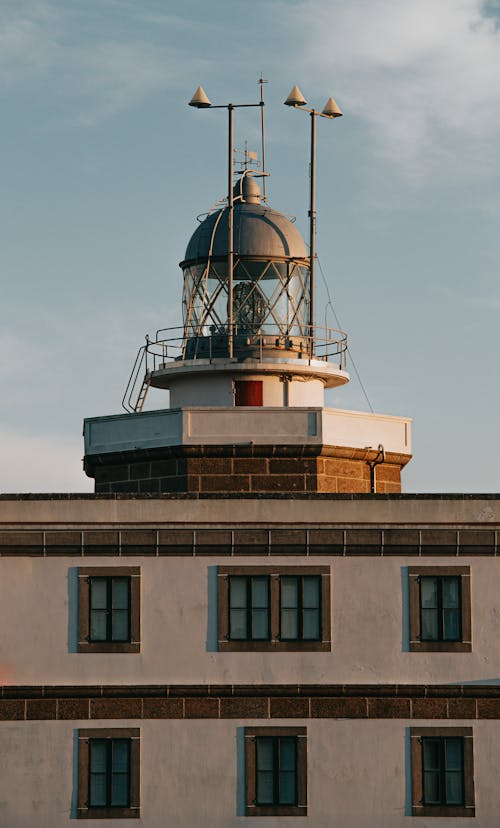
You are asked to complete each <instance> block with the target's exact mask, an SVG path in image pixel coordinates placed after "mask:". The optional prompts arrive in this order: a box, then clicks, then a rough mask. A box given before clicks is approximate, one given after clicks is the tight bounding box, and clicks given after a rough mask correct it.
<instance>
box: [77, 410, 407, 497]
mask: <svg viewBox="0 0 500 828" xmlns="http://www.w3.org/2000/svg"><path fill="white" fill-rule="evenodd" d="M410 429H411V421H410V420H409V419H408V418H403V417H392V416H386V415H380V414H366V413H360V412H352V411H341V410H336V409H325V408H293V409H283V408H278V409H277V408H241V407H240V408H234V407H233V408H182V409H168V410H164V411H152V412H147V413H143V414H132V415H127V414H125V415H117V416H111V417H97V418H91V419H87V420H85V425H84V434H85V471H86V473H87V475H88V476H89V477H93V478H94V479H95V490H96V492H101V493H109V492H192V493H196V492H202V493H209V492H213V493H222V492H256V493H259V492H260V493H265V492H281V493H286V492H288V493H293V492H339V493H345V492H358V493H363V492H366V493H368V492H370V491H371V490H372V488H373V487H374V488H375V491H376V492H377V493H379V494H388V493H398V492H400V491H401V470H402V469H403V467H404V466H405V465H406V463H408V461H409V460H410V459H411V442H410ZM380 446H382V447H383V454H382V452H381V451H380V450H379V447H380ZM375 461H377V465H376V468H375V470H373V464H374V462H375ZM381 461H382V462H381Z"/></svg>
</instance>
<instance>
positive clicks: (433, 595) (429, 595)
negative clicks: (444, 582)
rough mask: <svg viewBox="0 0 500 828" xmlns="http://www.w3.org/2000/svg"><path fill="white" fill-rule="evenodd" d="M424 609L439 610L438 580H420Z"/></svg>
mask: <svg viewBox="0 0 500 828" xmlns="http://www.w3.org/2000/svg"><path fill="white" fill-rule="evenodd" d="M420 600H421V602H422V609H437V605H438V599H437V578H420Z"/></svg>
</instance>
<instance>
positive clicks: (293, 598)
mask: <svg viewBox="0 0 500 828" xmlns="http://www.w3.org/2000/svg"><path fill="white" fill-rule="evenodd" d="M280 588H281V606H282V607H287V608H294V607H297V606H298V579H297V578H286V577H282V578H280Z"/></svg>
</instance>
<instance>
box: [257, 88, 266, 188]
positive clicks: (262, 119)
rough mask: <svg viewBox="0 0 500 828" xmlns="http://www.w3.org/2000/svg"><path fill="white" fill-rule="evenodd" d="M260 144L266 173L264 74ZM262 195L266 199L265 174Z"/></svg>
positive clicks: (261, 95) (261, 98) (261, 92)
mask: <svg viewBox="0 0 500 828" xmlns="http://www.w3.org/2000/svg"><path fill="white" fill-rule="evenodd" d="M259 83H260V145H261V155H262V172H264V173H265V171H266V147H265V143H264V84H265V83H267V81H265V80H264V78H263V77H262V75H261V76H260V80H259ZM262 197H263V199H264V201H266V176H265V175H264V176H263V178H262Z"/></svg>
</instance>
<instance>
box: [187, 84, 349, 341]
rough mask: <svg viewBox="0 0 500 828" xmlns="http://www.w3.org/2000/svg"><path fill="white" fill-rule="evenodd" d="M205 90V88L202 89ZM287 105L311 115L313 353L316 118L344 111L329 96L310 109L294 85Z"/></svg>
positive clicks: (310, 262) (312, 335)
mask: <svg viewBox="0 0 500 828" xmlns="http://www.w3.org/2000/svg"><path fill="white" fill-rule="evenodd" d="M202 91H203V90H202ZM284 104H285V106H291V107H293V108H294V109H301V110H302V111H303V112H309V114H310V116H311V162H310V190H309V273H310V277H309V278H310V306H309V325H310V329H311V354H313V353H314V316H315V313H314V311H315V307H314V306H315V298H316V297H315V285H314V262H315V258H316V118H317V117H318V116H319V117H320V118H330V119H333V118H340V117H341V116H342V114H343V113H342V111H341V110H340V108H339V107H338V106H337V103H336V102H335V100H334V98H328V100H327V102H326V104H325V105H324V107H323V109H322V111H321V112H319V111H318V110H317V109H308V108H307V101H306V99H305V98H304V96H303V94H302V92H301V91H300V89H299V87H298V86H294V87H293V88H292V90H291V92H290V94H289V95H288V98H287V99H286V101H284Z"/></svg>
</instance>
